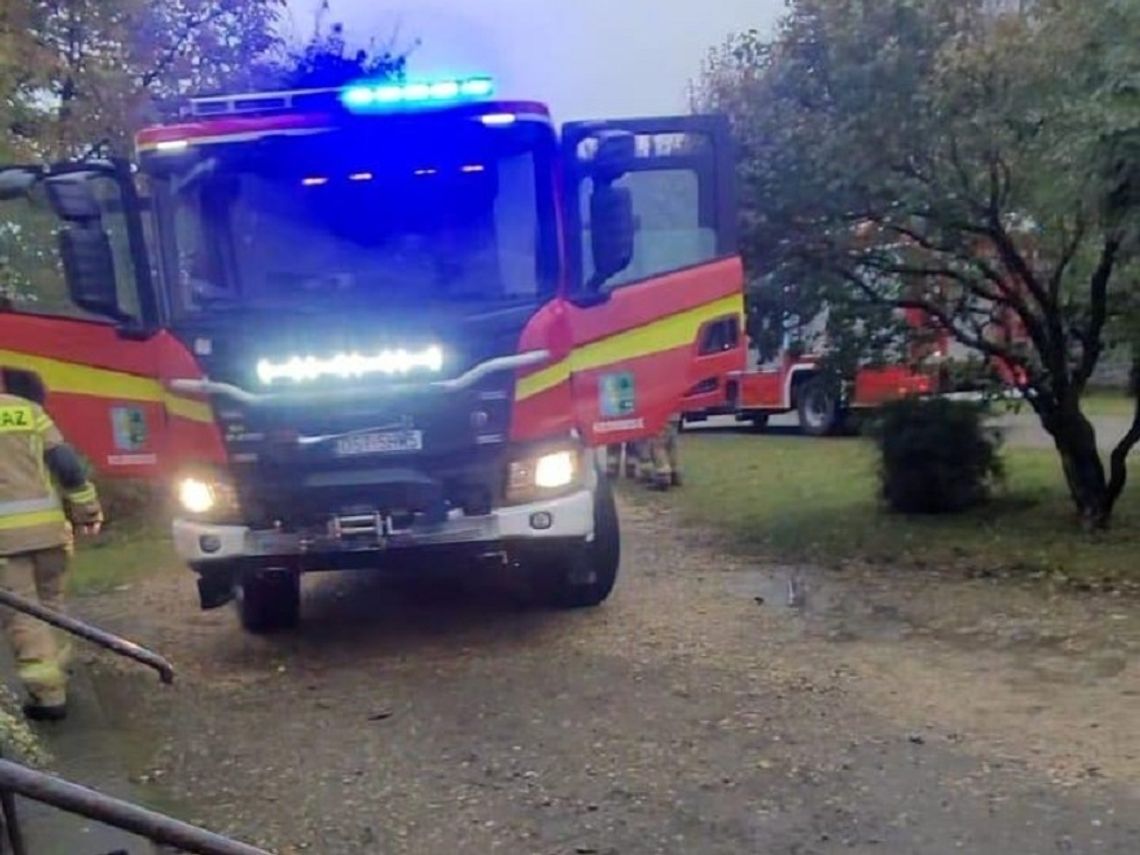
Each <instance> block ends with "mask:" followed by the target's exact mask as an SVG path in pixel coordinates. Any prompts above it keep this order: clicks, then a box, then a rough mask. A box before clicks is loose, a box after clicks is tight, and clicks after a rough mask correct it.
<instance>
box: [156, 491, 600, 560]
mask: <svg viewBox="0 0 1140 855" xmlns="http://www.w3.org/2000/svg"><path fill="white" fill-rule="evenodd" d="M173 528H174V547H175V550H176V551H177V552H178V555H179V556H180V557H181V558H182V559H183V560H184V561H186V562H188V563H191V564H203V563H206V562H212V561H228V560H233V559H235V558H256V557H270V556H289V555H305V554H314V553H316V554H320V553H328V552H337V551H341V550H344V551H359V550H360V548H361V547H360V544H359V543H353V544H351V545H341V544H340V542H338V541H336V540H333V539H330V538H326V537H316V538H313V537H305V536H303V535H299V534H292V533H281V532H275V531H254V530H252V529H250V528H248V527H246V526H235V525H213V524H210V523H203V522H197V521H194V520H185V519H176V520H175V521H174V527H173ZM593 534H594V495H593V492H592V491H591V490H589V489H583V490H580V491H578V492H576V493H571V494H570V495H567V496H562V497H560V498H557V499H550V500H548V501H542V502H533V503H531V504H527V505H516V506H513V507H505V508H497V509H495V510H494V511H492V512H491V513H490V514H488V515H487V516H482V517H467V516H463V515H462V514H455V515H453V516H452V517H451V518H449V519H448V520H447V521H445V522H442V523H439V524H433V525H416V526H413V527H412V528H409V529H405V530H403V531H397V532H393V533H391V534H390V535H388V536H386V537H385V538H384V539H383V541H382V542H377V544H376V548H377V549H415V548H417V547H430V546H451V545H462V544H468V543H487V544H496V543H501V542H504V541H512V540H513V541H519V540H530V541H537V540H550V539H556V538H565V539H570V538H591V537H593Z"/></svg>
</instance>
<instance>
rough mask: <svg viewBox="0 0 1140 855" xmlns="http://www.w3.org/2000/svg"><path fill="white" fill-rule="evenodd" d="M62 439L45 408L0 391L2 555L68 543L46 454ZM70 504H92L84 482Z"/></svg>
mask: <svg viewBox="0 0 1140 855" xmlns="http://www.w3.org/2000/svg"><path fill="white" fill-rule="evenodd" d="M62 444H63V437H62V436H61V435H60V433H59V430H58V429H57V428H56V426H55V424H54V423H53V422H52V420H51V417H49V416H48V414H47V413H45V412H44V411H43V409H42V408H41V407H40V406H39V405H37V404H34V403H32V402H31V401H27V400H25V399H23V398H19V397H17V396H15V395H8V394H3V393H0V555H13V554H16V553H21V552H31V551H34V550H38V549H50V548H52V547H55V546H62V545H64V544H65V543H66V542H67V529H66V523H67V518H66V516H65V514H64V508H63V504H62V503H61V501H60V497H59V494H58V493H57V492H56V489H55V486H54V484H53V483H52V477H51V473H50V471H49V470H48V466H47V463H46V460H45V455H46V454H47V452H48V451H50V450H51V449H53V448H55V447H57V446H59V445H62ZM66 498H67V499H68V501H69V502H75V503H78V504H83V503H84V500H87V501H88V502H94V501H95V490H94V488H93V487H92V486H91V485H90V484H83V485H82V487H80V488H79V489H78V490H75V491H69V492H68V493H67V494H66Z"/></svg>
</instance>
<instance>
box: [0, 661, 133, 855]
mask: <svg viewBox="0 0 1140 855" xmlns="http://www.w3.org/2000/svg"><path fill="white" fill-rule="evenodd" d="M0 677H2V678H3V680H4V682H5V684H6V685H8V686H11V687H13V689H15V687H16V686H17V685H18V683H17V682H16V678H15V669H14V667H13V662H12V658H11V655H10V653H9V652H8V650H7V647H6V646H4V645H0ZM69 694H70V698H69V706H70V714H69V717H68V720H67V721H65V722H58V723H44V724H36V725H33V730H34V732H35V734H36V736H37V737H38V738H39V740H40V742H41V744H42V746H43V749H44V751H45V752H46V753H47V755H48V759H47V765H46V767H45V769H44V771H47V772H51V773H52V774H55V775H59V776H60V777H62V778H65V779H67V780H69V781H71V782H73V783H77V784H81V785H83V786H87V787H91V788H94V789H97V790H99V791H101V792H103V793H106V794H107V795H111V796H115V797H117V798H121V799H128V800H131V801H136V802H137V801H140V800H143V801H145V800H147V799H148V794H146V793H144V792H142V791H141V790H140V788H139V787H136V786H134V785H133V784H132V783H131V782H130V780H129V776H128V772H127V766H128V761H129V758H130V757H131V756H132V755H134V756H137V755H138V753H139V752H140V751H142V752H144V753H149V752H150V751H151V750H152V749H153V745H150V746H148V745H145V744H140V742H139V735H138V734H130V733H126V732H124V731H122V730H121V729H119V728H118V727H116V726H115V724H114V723H113V722H115V721H116V720H118V718H119V716H118V713H119V710H118V709H117V708H116V707H117V704H114V703H112V705H111V710H110V714H108V710H106V709H104V703H105V702H106V701H107V698H105V697H101V696H100V692H99V690H98V689H97V688H96V683H95V682H93V681H92V679H91V675H90V673H89V671H88V669H87V667H86V666H85V665H84V664H82V663H81V662H80V663H77V666H76V669H75V672H74V673H73V675H72V678H71V681H70V685H69ZM148 806H152V807H153V806H154V805H153V803H152V804H151V805H148ZM17 815H18V817H19V823H20V827H21V831H22V832H23V836H24V840H25V844H26V846H27V849H28V852H29V853H30V855H106V854H107V853H111V852H117V851H121V852H125V853H127V855H153V853H155V848H154V846H153V845H152V844H151V843H150V842H149V841H147V840H144V839H142V838H139V837H135V836H134V835H131V834H128V833H126V832H123V831H119V830H118V829H115V828H111V827H109V826H106V825H103V824H100V823H98V822H94V821H92V820H88V819H86V818H85V817H81V816H76V815H74V814H69V813H66V812H63V811H60V810H57V809H55V808H53V807H51V806H49V805H45V804H41V803H37V802H34V801H31V800H29V799H26V798H18V800H17Z"/></svg>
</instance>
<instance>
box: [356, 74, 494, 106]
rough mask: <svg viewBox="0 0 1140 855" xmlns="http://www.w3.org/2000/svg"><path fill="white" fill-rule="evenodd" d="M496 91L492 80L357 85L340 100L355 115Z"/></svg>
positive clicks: (429, 103)
mask: <svg viewBox="0 0 1140 855" xmlns="http://www.w3.org/2000/svg"><path fill="white" fill-rule="evenodd" d="M494 91H495V82H494V81H493V80H492V79H491V78H490V77H467V78H459V79H454V78H453V79H449V80H432V81H415V82H410V83H391V82H384V83H356V84H353V85H352V86H348V87H346V88H345V89H343V90H342V91H341V95H340V100H341V103H342V104H344V106H345V107H347V108H348V109H349V110H352V111H354V112H376V111H383V110H391V109H397V108H400V107H418V106H430V105H432V104H446V103H449V102H453V101H465V100H472V101H474V100H478V99H480V98H487V97H489V96H490V95H491V94H492V93H493V92H494Z"/></svg>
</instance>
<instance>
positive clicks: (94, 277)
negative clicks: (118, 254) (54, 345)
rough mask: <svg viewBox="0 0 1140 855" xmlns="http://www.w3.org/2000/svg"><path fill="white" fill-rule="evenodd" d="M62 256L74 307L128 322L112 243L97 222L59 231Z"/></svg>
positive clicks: (80, 224)
mask: <svg viewBox="0 0 1140 855" xmlns="http://www.w3.org/2000/svg"><path fill="white" fill-rule="evenodd" d="M59 254H60V259H61V260H62V261H63V271H64V274H65V275H66V277H67V288H68V291H69V292H70V294H71V299H72V302H74V303H75V305H77V306H79V308H81V309H83V310H84V311H86V312H91V313H92V314H95V315H102V316H104V317H108V318H113V319H114V320H117V321H124V320H127V319H128V318H127V316H126V315H124V314H123V311H122V309H120V308H119V295H118V293H117V290H116V287H115V258H114V255H113V254H112V252H111V241H110V239H109V238H108V237H107V233H106V232H105V231H103V226H102V224H101V223H100V222H99V221H98V220H95V221H87V222H83V223H75V224H72V225H69V226H67V227H66V228H64V229H62V230H60V233H59Z"/></svg>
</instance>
